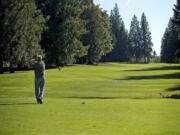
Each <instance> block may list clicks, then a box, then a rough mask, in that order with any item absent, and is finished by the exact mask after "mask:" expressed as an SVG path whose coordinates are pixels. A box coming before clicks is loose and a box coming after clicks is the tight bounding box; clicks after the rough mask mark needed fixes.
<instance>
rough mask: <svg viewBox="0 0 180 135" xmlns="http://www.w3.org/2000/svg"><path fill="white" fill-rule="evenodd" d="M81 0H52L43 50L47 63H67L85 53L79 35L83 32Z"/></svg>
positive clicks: (85, 50)
mask: <svg viewBox="0 0 180 135" xmlns="http://www.w3.org/2000/svg"><path fill="white" fill-rule="evenodd" d="M81 2H82V0H61V1H60V0H52V1H51V2H50V9H51V11H50V20H49V24H48V26H49V30H48V37H47V39H46V40H45V41H47V43H45V44H46V45H45V50H46V56H47V60H48V63H50V64H52V63H55V64H57V65H59V64H68V63H73V62H75V61H76V59H77V58H80V57H82V56H83V55H85V54H87V48H86V47H84V46H83V44H82V42H81V41H80V37H81V36H82V34H84V33H85V29H84V22H83V20H82V19H80V15H81V13H82V8H81Z"/></svg>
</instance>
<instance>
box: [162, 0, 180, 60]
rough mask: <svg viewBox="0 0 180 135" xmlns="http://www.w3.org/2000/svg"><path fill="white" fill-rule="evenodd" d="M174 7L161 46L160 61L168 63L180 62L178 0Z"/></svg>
mask: <svg viewBox="0 0 180 135" xmlns="http://www.w3.org/2000/svg"><path fill="white" fill-rule="evenodd" d="M174 6H175V8H174V9H173V10H174V16H173V17H172V18H171V19H170V20H169V24H168V27H167V28H166V30H165V33H164V35H163V38H162V44H161V61H162V62H168V63H174V62H179V61H180V0H177V4H176V5H174Z"/></svg>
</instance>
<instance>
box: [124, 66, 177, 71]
mask: <svg viewBox="0 0 180 135" xmlns="http://www.w3.org/2000/svg"><path fill="white" fill-rule="evenodd" d="M154 70H180V65H179V66H164V67H154V68H147V69H138V70H126V71H154Z"/></svg>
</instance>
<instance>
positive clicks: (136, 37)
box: [128, 15, 142, 62]
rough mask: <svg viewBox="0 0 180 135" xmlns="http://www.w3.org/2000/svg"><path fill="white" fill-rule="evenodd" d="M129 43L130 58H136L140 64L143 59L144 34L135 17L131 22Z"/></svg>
mask: <svg viewBox="0 0 180 135" xmlns="http://www.w3.org/2000/svg"><path fill="white" fill-rule="evenodd" d="M128 43H129V44H128V48H129V57H130V58H135V61H136V62H139V59H140V58H141V57H142V32H141V29H140V26H139V21H138V19H137V17H136V16H135V15H134V16H133V19H132V21H131V26H130V32H129V37H128Z"/></svg>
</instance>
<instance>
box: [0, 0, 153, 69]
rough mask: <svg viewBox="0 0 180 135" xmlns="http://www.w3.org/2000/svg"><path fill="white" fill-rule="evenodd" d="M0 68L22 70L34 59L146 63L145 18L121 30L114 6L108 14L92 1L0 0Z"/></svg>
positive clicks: (62, 62) (148, 35) (148, 41)
mask: <svg viewBox="0 0 180 135" xmlns="http://www.w3.org/2000/svg"><path fill="white" fill-rule="evenodd" d="M0 10H1V11H0V29H1V31H0V68H1V69H2V68H3V67H10V69H11V68H14V67H24V66H28V64H29V61H30V60H31V59H32V58H34V57H35V56H36V55H38V54H41V55H43V57H45V62H46V64H48V65H66V64H72V63H79V64H84V63H85V64H94V63H96V62H99V61H114V62H127V61H131V62H149V61H150V58H151V53H152V45H153V44H152V41H151V32H150V31H149V24H148V21H147V19H146V16H145V14H144V13H143V14H142V17H141V21H140V22H139V21H138V19H137V17H136V16H135V15H134V17H133V19H132V22H131V27H130V31H129V32H128V31H127V30H126V28H125V25H124V22H123V20H122V18H121V16H120V13H119V8H118V5H117V4H115V7H114V9H113V10H112V11H111V13H110V15H108V14H107V12H106V11H104V10H102V9H101V8H100V7H99V5H95V4H94V3H93V0H7V1H4V0H0Z"/></svg>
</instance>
